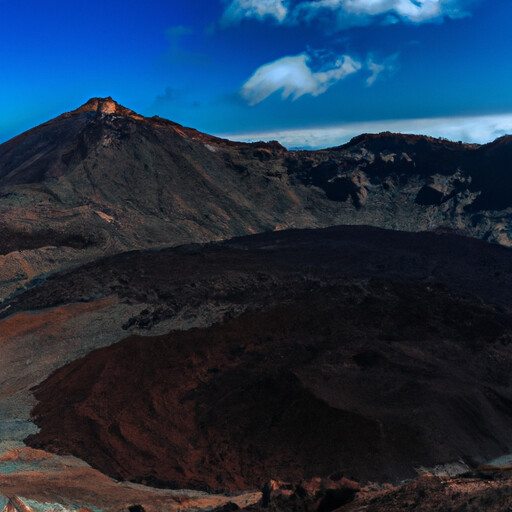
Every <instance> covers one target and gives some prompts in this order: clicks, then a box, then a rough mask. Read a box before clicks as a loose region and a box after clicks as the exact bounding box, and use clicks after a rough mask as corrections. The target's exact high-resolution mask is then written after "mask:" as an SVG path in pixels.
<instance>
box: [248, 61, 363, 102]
mask: <svg viewBox="0 0 512 512" xmlns="http://www.w3.org/2000/svg"><path fill="white" fill-rule="evenodd" d="M310 61H311V57H310V56H309V55H307V54H306V53H301V54H300V55H295V56H289V57H283V58H281V59H278V60H276V61H274V62H270V63H269V64H265V65H263V66H261V67H260V68H258V69H257V70H256V72H255V73H254V74H253V75H252V76H251V77H250V78H249V80H247V82H245V84H244V85H243V86H242V89H241V90H240V93H241V95H242V96H243V97H244V98H245V99H246V100H247V101H248V102H249V104H250V105H255V104H257V103H259V102H261V101H263V100H264V99H266V98H268V97H269V96H270V95H271V94H273V93H275V92H277V91H281V96H282V98H283V99H286V98H289V97H291V99H292V100H296V99H297V98H300V97H301V96H304V95H305V94H310V95H312V96H318V95H320V94H322V93H324V92H325V91H327V89H329V87H331V86H332V85H334V84H335V83H336V82H339V81H340V80H343V79H344V78H346V77H347V76H349V75H351V74H353V73H356V72H357V71H359V70H360V69H361V63H359V62H357V61H355V60H354V59H352V58H351V57H349V56H348V55H343V56H341V57H339V58H338V59H337V60H336V61H335V62H334V63H333V64H331V66H329V67H327V68H324V69H323V70H321V71H316V72H315V71H313V70H312V69H311V66H310Z"/></svg>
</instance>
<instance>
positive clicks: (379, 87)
mask: <svg viewBox="0 0 512 512" xmlns="http://www.w3.org/2000/svg"><path fill="white" fill-rule="evenodd" d="M322 3H323V4H328V5H330V7H329V6H328V5H325V6H324V8H320V5H321V4H322ZM297 4H301V5H300V6H298V5H297ZM408 4H410V5H408ZM0 9H1V11H0V48H1V52H0V64H1V82H0V89H1V92H2V94H1V95H0V141H4V140H6V139H7V138H10V137H11V136H14V135H16V134H17V133H20V132H21V131H23V130H25V129H27V128H30V127H31V126H34V125H36V124H38V123H40V122H43V121H45V120H47V119H49V118H51V117H54V116H55V115H58V114H60V113H62V112H64V111H68V110H71V109H73V108H76V107H78V106H79V105H80V104H82V103H84V102H85V101H86V100H87V99H88V98H90V97H92V96H109V95H110V96H112V97H114V99H116V100H117V101H119V102H120V103H122V104H123V105H125V106H127V107H129V108H132V109H134V110H136V111H138V112H140V113H141V114H144V115H154V114H158V115H160V116H162V117H167V118H169V119H172V120H174V121H177V122H179V123H182V124H185V125H187V126H193V127H195V128H198V129H200V130H202V131H207V132H210V133H215V134H223V133H227V134H243V133H266V132H268V133H269V134H272V133H274V132H277V131H281V130H294V129H310V130H312V129H316V128H320V127H325V126H332V127H339V126H344V125H346V123H349V125H351V124H353V123H358V124H357V126H358V129H359V127H360V126H364V123H366V122H372V121H379V120H391V119H418V118H419V119H424V118H439V117H443V118H454V117H457V118H460V116H470V117H474V116H481V115H487V116H495V115H496V114H509V113H512V93H511V91H512V62H511V61H512V58H511V55H512V37H511V36H510V27H511V23H512V1H511V0H474V1H473V0H312V1H309V0H188V1H187V2H185V1H178V0H145V1H144V2H142V1H140V0H138V1H135V0H102V1H101V2H100V1H98V0H89V1H88V2H87V3H86V2H80V1H77V2H69V0H66V1H61V0H47V1H45V2H41V0H18V1H16V2H7V1H4V0H0ZM285 57H289V58H290V59H285ZM283 59H284V60H283ZM262 66H266V67H263V69H260V68H262ZM258 69H260V71H259V72H258V73H257V75H256V77H254V78H253V79H252V80H251V77H252V76H253V75H254V74H255V73H256V72H257V70H258ZM372 69H373V70H381V72H380V73H379V74H378V76H376V78H375V80H374V81H373V82H372V83H371V84H369V83H368V79H369V78H370V77H371V76H372ZM322 73H323V74H322ZM370 82H371V81H370ZM244 84H245V87H244ZM283 90H285V91H287V93H288V96H287V97H285V98H283V94H282V92H283ZM273 91H275V92H273ZM487 119H488V123H490V128H489V129H488V132H489V133H488V132H486V131H485V130H483V132H482V133H480V132H479V131H478V130H473V131H472V132H471V133H468V134H467V135H466V137H465V138H467V139H471V138H475V139H476V138H483V139H485V138H486V137H491V136H492V135H495V134H500V133H501V132H503V131H512V116H511V117H510V122H511V126H510V130H507V128H508V126H507V125H506V123H507V122H508V118H505V121H503V118H500V119H501V125H500V127H498V128H497V127H496V123H495V124H493V122H494V121H493V118H492V117H488V118H487ZM489 119H490V121H489ZM449 122H451V121H450V120H448V121H447V123H449ZM453 122H454V123H457V121H453ZM503 122H505V127H503ZM477 124H478V123H477ZM424 125H425V129H424V130H422V127H423V125H422V124H421V121H418V122H417V124H416V125H413V127H416V126H417V129H416V131H424V132H427V131H428V129H427V125H426V124H425V123H424ZM371 126H372V124H371V123H369V124H368V127H369V128H370V129H371ZM404 126H409V125H404ZM434 132H435V130H434ZM455 133H457V132H456V131H455ZM464 133H466V132H464ZM434 134H435V133H434ZM439 134H440V135H443V134H444V132H443V131H442V130H441V131H440V133H439ZM462 136H464V135H462ZM320 144H321V143H320Z"/></svg>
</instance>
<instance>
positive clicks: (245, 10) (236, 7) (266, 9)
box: [222, 0, 288, 24]
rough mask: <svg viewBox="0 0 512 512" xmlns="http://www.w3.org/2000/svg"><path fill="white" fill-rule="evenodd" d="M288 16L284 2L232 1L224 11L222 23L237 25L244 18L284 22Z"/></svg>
mask: <svg viewBox="0 0 512 512" xmlns="http://www.w3.org/2000/svg"><path fill="white" fill-rule="evenodd" d="M287 14H288V8H287V6H286V3H285V1H284V0H232V2H231V3H230V4H229V5H228V7H227V9H226V10H225V11H224V15H223V17H222V21H223V23H224V24H231V23H233V24H236V23H239V22H240V21H242V20H243V19H244V18H257V19H260V20H262V19H263V18H265V17H271V18H272V17H273V18H275V19H276V20H277V21H279V22H282V21H284V19H285V18H286V16H287Z"/></svg>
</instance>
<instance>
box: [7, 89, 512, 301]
mask: <svg viewBox="0 0 512 512" xmlns="http://www.w3.org/2000/svg"><path fill="white" fill-rule="evenodd" d="M511 161H512V144H511V139H510V138H501V139H498V140H497V141H496V142H495V143H493V144H492V145H485V146H475V145H465V144H459V143H453V142H447V141H444V140H442V139H432V138H429V137H424V136H413V135H403V134H391V133H389V132H384V133H382V134H376V135H370V134H363V135H361V136H359V137H356V138H354V139H353V140H352V141H351V142H349V143H348V144H345V145H342V146H338V147H336V148H330V149H329V148H328V149H324V150H319V151H288V150H287V149H286V148H284V147H283V146H281V145H280V144H279V143H278V142H277V141H273V142H268V143H265V142H256V143H251V144H249V143H242V142H234V141H228V140H226V139H221V138H219V137H215V136H212V135H208V134H203V133H201V132H199V131H197V130H194V129H192V128H187V127H184V126H182V125H179V124H177V123H174V122H173V121H169V120H165V119H162V118H160V117H157V116H155V117H144V116H141V115H139V114H137V113H136V112H134V111H132V110H130V109H127V108H126V107H123V106H122V105H120V104H118V103H117V102H115V101H114V100H113V99H112V98H110V97H107V98H91V99H90V100H89V101H87V102H86V103H85V104H84V105H82V106H80V107H78V108H77V109H75V110H72V111H70V112H67V113H65V114H62V115H61V116H58V117H56V118H55V119H52V120H50V121H48V122H46V123H44V124H42V125H40V126H38V127H35V128H33V129H31V130H29V131H27V132H25V133H23V134H21V135H19V136H17V137H15V138H14V139H11V140H10V141H8V142H6V143H4V144H2V145H0V213H1V215H2V218H1V220H0V231H1V232H3V233H6V234H9V235H8V239H9V240H14V241H15V240H20V241H23V242H22V243H21V242H20V243H21V246H22V247H23V248H24V252H23V253H20V252H19V251H16V243H11V242H10V241H9V240H7V239H6V241H5V242H4V247H0V254H4V256H5V257H4V260H5V261H4V265H3V268H2V269H1V270H0V296H1V295H2V294H5V293H11V292H13V291H16V290H18V289H20V287H21V288H22V287H23V286H25V285H26V284H27V283H28V282H29V281H30V280H31V279H32V278H34V277H37V276H38V275H40V274H43V273H46V272H48V271H53V270H55V269H57V268H61V266H62V265H76V264H80V263H82V262H85V261H90V260H91V259H94V258H97V257H99V256H101V255H103V254H115V253H118V252H123V251H126V250H132V249H143V248H150V247H163V246H175V245H181V244H186V243H195V242H207V241H211V240H220V239H225V238H231V237H233V236H242V235H246V234H251V233H258V232H265V231H273V230H277V229H287V228H317V227H327V226H332V225H341V224H347V225H373V226H377V227H382V228H387V229H399V230H406V231H425V230H426V231H428V230H436V229H445V230H446V229H448V230H454V231H456V232H459V233H461V234H465V235H466V236H473V237H477V238H482V239H484V240H487V241H490V242H494V243H499V244H502V245H505V246H512V195H511V194H510V193H509V190H511V189H512V173H510V172H509V168H510V164H509V163H510V162H511ZM77 241H79V242H77ZM21 246H20V247H21ZM52 260H53V262H52ZM55 262H58V263H55ZM20 269H22V270H20ZM23 269H25V270H23Z"/></svg>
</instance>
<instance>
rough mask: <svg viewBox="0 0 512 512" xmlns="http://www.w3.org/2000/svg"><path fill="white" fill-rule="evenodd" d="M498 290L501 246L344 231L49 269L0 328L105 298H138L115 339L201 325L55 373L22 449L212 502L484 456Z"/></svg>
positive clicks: (496, 442) (502, 356)
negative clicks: (335, 475)
mask: <svg viewBox="0 0 512 512" xmlns="http://www.w3.org/2000/svg"><path fill="white" fill-rule="evenodd" d="M511 279H512V264H511V260H510V250H509V249H506V248H503V247H499V246H494V245H490V244H486V243H484V242H481V241H478V240H472V239H468V238H462V237H458V236H453V235H446V234H437V235H436V234H431V233H423V234H412V233H400V232H387V231H383V230H378V229H372V228H350V227H342V228H332V229H327V230H313V231H289V232H278V233H271V234H265V235H256V236H252V237H245V238H240V239H234V240H232V241H229V242H225V243H221V244H218V243H217V244H210V245H206V246H192V247H183V248H177V249H169V250H163V251H145V252H141V253H131V254H126V255H122V256H115V257H111V258H107V259H104V260H101V261H99V262H96V263H94V264H89V265H87V266H85V267H83V268H81V269H77V270H74V271H67V272H63V273H60V274H57V275H55V276H52V277H51V278H49V279H48V280H47V281H46V282H45V283H43V284H41V285H40V286H39V287H37V288H34V289H33V290H30V291H28V292H26V293H25V294H22V295H19V296H18V297H16V298H15V299H13V301H12V302H11V305H12V308H13V310H14V311H15V314H14V315H13V316H11V317H10V318H16V316H17V315H18V314H19V313H16V311H18V310H26V309H31V308H34V307H37V305H38V304H41V303H45V304H47V305H52V306H53V307H59V304H60V303H62V302H64V303H67V302H80V301H90V300H95V301H96V300H106V298H107V297H105V296H103V297H102V294H104V295H107V296H112V295H114V294H115V295H116V296H117V299H116V300H117V301H121V302H124V303H126V304H131V305H132V306H133V305H136V304H137V303H140V304H145V306H144V309H142V306H141V309H139V313H138V314H137V315H135V316H132V317H128V315H127V316H124V317H122V316H117V315H116V317H115V318H117V320H116V321H117V322H119V323H118V326H119V324H122V325H124V327H125V329H126V330H131V329H134V328H137V329H139V330H140V329H155V328H156V327H157V326H158V325H160V323H165V322H175V323H174V325H175V326H179V325H180V324H181V325H183V324H184V323H186V322H189V325H190V322H193V321H194V317H193V314H194V313H193V312H192V311H191V308H193V310H194V311H195V314H196V315H198V316H200V317H201V321H202V323H203V325H205V324H206V325H207V324H208V322H210V323H211V322H212V321H215V320H217V321H219V320H220V321H221V322H220V323H218V324H217V325H213V326H212V327H208V328H203V329H192V330H189V331H186V332H181V333H180V332H172V333H171V334H169V335H165V336H162V337H158V336H157V337H151V338H148V337H140V336H132V337H129V338H128V339H126V340H124V341H121V342H119V343H117V344H114V345H111V346H109V347H107V348H102V349H99V350H96V351H93V352H91V353H89V354H88V355H87V356H85V358H81V359H78V360H76V361H74V362H72V363H70V364H69V365H67V366H64V367H63V368H61V369H59V370H58V371H56V372H55V373H53V374H52V375H51V376H50V377H49V378H48V379H47V380H45V382H43V383H42V384H41V385H39V386H38V387H37V388H36V389H35V390H34V393H35V396H36V398H37V400H39V404H38V405H37V406H36V408H35V409H34V413H33V414H34V419H35V421H36V423H37V424H38V425H39V426H40V427H41V428H42V430H41V432H39V433H38V434H36V435H34V436H31V437H30V438H29V439H28V440H27V442H29V443H30V444H31V445H32V446H34V447H38V448H44V449H46V450H51V451H56V452H58V453H72V454H74V455H76V456H78V457H80V458H83V459H84V460H86V461H88V462H89V463H91V464H92V465H93V466H94V467H96V468H100V469H101V470H102V471H104V472H106V473H107V474H110V475H111V476H113V477H115V478H122V479H128V480H134V481H138V482H145V483H147V484H148V483H149V484H153V485H155V484H156V485H163V486H171V487H195V488H200V489H206V488H209V489H217V490H221V489H243V488H253V487H255V486H260V485H261V484H262V483H263V482H264V481H266V480H267V479H268V478H269V476H273V477H279V478H282V479H285V480H286V479H290V480H293V481H299V480H301V479H303V478H310V477H312V476H318V475H320V476H323V475H326V474H329V473H331V472H333V471H338V470H343V471H345V472H346V473H347V474H348V475H350V476H353V477H355V478H357V479H361V480H366V479H370V480H379V481H389V480H395V479H400V478H404V477H408V476H412V475H414V474H415V468H418V467H420V466H425V467H429V466H434V465H438V464H444V463H452V462H456V461H458V460H460V459H463V460H464V461H465V464H467V465H469V466H471V465H474V464H476V465H477V464H479V463H481V462H486V461H487V460H489V459H491V458H494V457H498V456H500V455H503V454H506V453H511V452H512V446H510V436H509V424H510V421H511V420H512V418H511V413H510V411H511V408H510V403H511V400H512V387H511V386H512V383H511V381H510V375H511V373H510V369H511V361H512V353H511V352H510V351H511V347H512V345H511V344H510V340H511V339H512V317H511V315H510V308H511V305H512V296H511V291H510V290H512V287H511V286H510V280H511ZM148 305H149V306H148ZM248 307H249V309H248V310H247V311H246V312H245V313H243V314H242V315H241V316H240V315H239V314H240V311H242V310H244V309H247V308H248ZM131 309H132V310H133V309H136V307H135V308H131ZM126 314H129V311H126ZM233 316H235V318H233ZM196 318H197V317H196ZM8 320H9V319H7V320H4V322H5V321H8ZM166 325H167V326H169V323H167V324H166ZM118 328H119V327H118ZM149 332H151V330H150V331H149ZM83 337H84V341H83V343H84V344H86V345H88V346H89V347H92V346H93V343H94V339H90V340H88V339H87V333H86V332H84V333H83ZM40 357H41V359H44V355H41V356H40ZM41 362H42V361H41ZM135 362H136V363H135ZM39 364H40V363H39ZM35 367H36V368H37V364H35ZM35 383H36V382H34V384H35ZM162 440H165V442H163V441H162Z"/></svg>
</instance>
